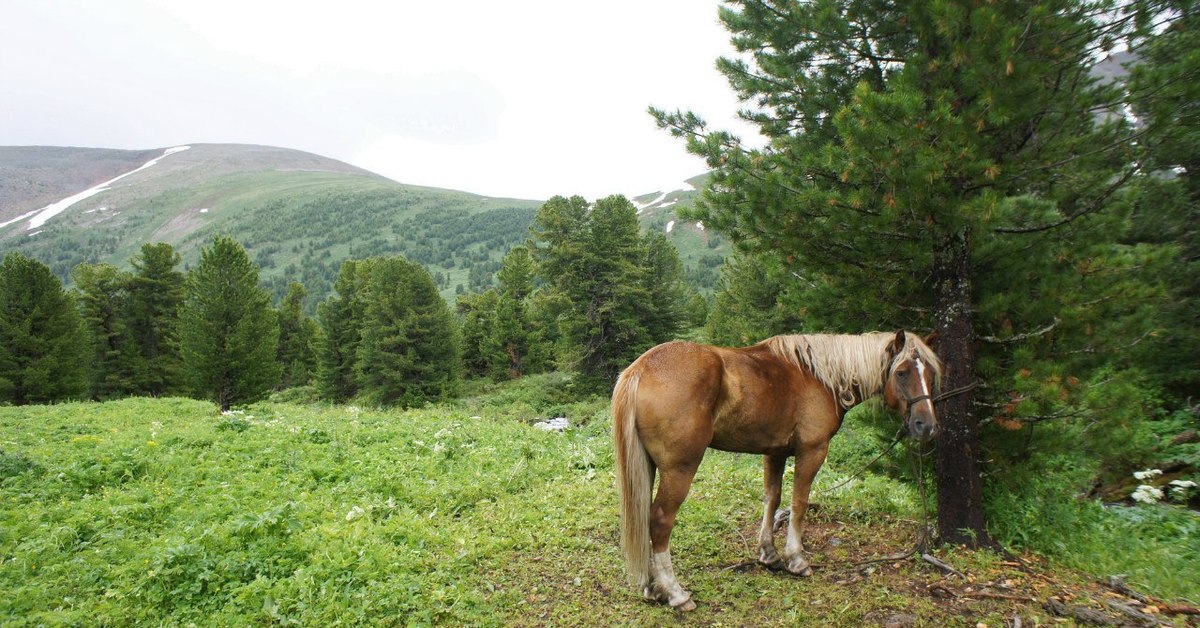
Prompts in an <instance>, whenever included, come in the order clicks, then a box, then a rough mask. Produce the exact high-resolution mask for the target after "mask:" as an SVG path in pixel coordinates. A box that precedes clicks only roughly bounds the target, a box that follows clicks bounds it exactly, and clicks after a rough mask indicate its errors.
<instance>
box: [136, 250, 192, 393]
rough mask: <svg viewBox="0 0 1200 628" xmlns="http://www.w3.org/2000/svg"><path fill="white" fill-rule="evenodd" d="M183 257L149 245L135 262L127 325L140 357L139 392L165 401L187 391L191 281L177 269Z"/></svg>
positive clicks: (137, 388) (137, 382) (137, 368)
mask: <svg viewBox="0 0 1200 628" xmlns="http://www.w3.org/2000/svg"><path fill="white" fill-rule="evenodd" d="M179 261H180V260H179V254H178V253H177V252H175V249H174V248H173V247H172V246H171V245H170V244H167V243H166V242H159V243H156V244H143V245H142V248H141V251H140V252H139V253H138V254H137V255H134V256H133V258H132V259H131V260H130V264H131V265H132V266H133V274H132V276H131V277H130V279H129V287H128V292H129V295H128V308H127V316H128V320H127V322H126V326H127V328H128V330H129V333H130V334H131V335H132V338H133V345H134V347H135V348H136V353H137V358H136V359H135V361H134V367H135V374H134V384H133V392H135V393H136V394H142V395H152V396H156V397H157V396H162V395H170V394H174V393H176V392H180V391H182V390H183V387H184V382H183V363H182V358H181V356H180V352H179V308H180V305H181V304H182V303H183V296H184V288H185V283H186V282H185V278H184V275H183V273H181V272H180V271H179V270H177V267H178V266H179Z"/></svg>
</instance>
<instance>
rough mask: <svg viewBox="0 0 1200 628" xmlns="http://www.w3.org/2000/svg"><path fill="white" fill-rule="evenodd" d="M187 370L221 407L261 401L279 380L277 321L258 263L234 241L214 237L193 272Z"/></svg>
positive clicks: (186, 306) (187, 306) (184, 333)
mask: <svg viewBox="0 0 1200 628" xmlns="http://www.w3.org/2000/svg"><path fill="white" fill-rule="evenodd" d="M180 324H181V326H180V329H181V334H180V345H181V349H182V354H183V366H184V373H185V375H186V377H187V380H188V382H189V383H190V386H191V389H192V392H193V393H194V394H197V395H201V396H203V397H206V398H208V399H212V400H213V401H215V402H216V403H217V404H218V405H220V407H221V410H222V411H225V410H228V409H229V407H230V406H232V405H233V404H244V403H250V402H253V401H257V400H259V399H261V398H263V397H264V396H266V394H267V393H268V392H270V391H271V390H272V389H273V388H274V387H275V385H276V384H278V383H279V376H280V367H279V364H278V363H277V362H276V359H275V356H276V350H277V346H278V342H279V319H278V315H277V314H276V313H275V312H274V310H272V309H271V295H270V294H268V293H267V292H266V291H265V290H263V289H262V288H260V287H259V285H258V267H257V266H255V265H254V263H253V262H251V261H250V256H249V255H247V254H246V250H245V249H244V248H242V245H241V244H238V243H237V241H235V240H234V239H232V238H230V237H227V236H217V237H215V238H213V241H212V245H211V246H208V247H206V248H204V249H203V250H201V252H200V263H199V264H197V265H196V267H195V268H194V269H193V270H192V271H191V273H189V275H188V285H187V294H186V297H185V299H184V302H183V307H182V310H181V312H180Z"/></svg>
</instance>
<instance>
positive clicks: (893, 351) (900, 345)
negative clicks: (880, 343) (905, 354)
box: [887, 329, 908, 356]
mask: <svg viewBox="0 0 1200 628" xmlns="http://www.w3.org/2000/svg"><path fill="white" fill-rule="evenodd" d="M907 340H908V338H907V336H906V335H905V333H904V330H903V329H901V330H900V331H898V332H896V337H895V338H892V341H891V342H889V343H888V346H887V354H888V356H897V355H900V352H901V351H904V343H905V342H906V341H907Z"/></svg>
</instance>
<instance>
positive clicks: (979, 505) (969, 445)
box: [933, 229, 993, 547]
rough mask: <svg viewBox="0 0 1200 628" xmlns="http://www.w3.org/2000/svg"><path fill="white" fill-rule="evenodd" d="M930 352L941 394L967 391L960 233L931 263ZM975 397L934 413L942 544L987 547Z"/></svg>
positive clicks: (964, 233)
mask: <svg viewBox="0 0 1200 628" xmlns="http://www.w3.org/2000/svg"><path fill="white" fill-rule="evenodd" d="M933 277H934V280H935V283H934V312H935V318H936V323H937V330H938V339H937V343H936V344H937V346H936V347H935V349H936V350H937V352H938V355H939V356H940V357H941V358H942V361H943V362H944V363H945V364H946V367H947V368H946V373H945V375H944V381H943V382H942V389H943V390H955V389H958V388H960V387H962V386H968V385H970V384H971V382H972V381H973V380H974V378H975V345H974V343H975V329H974V322H975V321H974V313H973V312H972V309H971V303H972V301H971V233H970V231H969V230H968V229H962V230H960V231H958V232H956V233H953V234H950V235H949V236H948V237H947V238H946V239H945V240H943V241H942V242H941V243H940V245H939V246H938V248H937V250H936V252H935V254H934V262H933ZM974 399H975V395H974V392H973V391H970V390H968V391H967V392H964V393H962V394H959V395H955V396H953V397H950V398H947V399H945V400H944V401H942V402H941V404H940V407H939V408H938V422H939V424H940V425H941V430H940V431H939V432H938V435H937V437H936V443H937V454H936V465H937V534H938V538H939V539H940V540H941V542H943V543H954V544H961V545H968V546H972V547H978V546H990V545H993V543H992V540H991V538H990V537H989V536H988V533H987V528H986V527H985V525H984V516H983V486H982V482H981V481H980V478H979V433H978V424H977V420H976V417H975V411H974V405H975V404H974Z"/></svg>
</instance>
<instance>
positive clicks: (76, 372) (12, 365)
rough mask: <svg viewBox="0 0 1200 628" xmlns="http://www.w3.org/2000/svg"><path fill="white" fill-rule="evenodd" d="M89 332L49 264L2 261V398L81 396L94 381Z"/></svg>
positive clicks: (15, 258)
mask: <svg viewBox="0 0 1200 628" xmlns="http://www.w3.org/2000/svg"><path fill="white" fill-rule="evenodd" d="M88 342H89V341H88V338H87V335H86V332H85V329H84V326H83V324H82V321H81V320H80V318H79V312H78V310H77V309H76V306H75V303H74V301H73V300H72V299H71V296H70V295H69V294H67V292H66V291H64V290H63V287H62V282H61V281H59V279H58V277H55V276H54V274H53V273H52V272H50V268H49V267H47V266H46V265H45V264H42V263H41V262H38V261H37V260H33V259H30V258H27V257H25V256H24V255H21V254H20V253H9V254H7V255H5V256H4V260H3V261H2V262H0V403H12V404H18V405H19V404H27V403H47V402H51V401H59V400H63V399H78V398H81V397H83V396H84V395H85V394H86V393H87V387H88V366H87V365H88V362H89V360H88V358H87V356H88V353H89V352H88Z"/></svg>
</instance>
